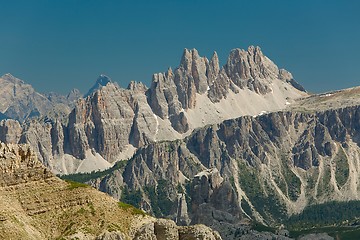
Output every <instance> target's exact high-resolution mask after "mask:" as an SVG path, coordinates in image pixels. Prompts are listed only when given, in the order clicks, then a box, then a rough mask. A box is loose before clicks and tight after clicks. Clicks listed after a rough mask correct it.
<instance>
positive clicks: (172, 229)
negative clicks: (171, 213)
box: [0, 142, 221, 240]
mask: <svg viewBox="0 0 360 240" xmlns="http://www.w3.org/2000/svg"><path fill="white" fill-rule="evenodd" d="M0 199H1V207H0V238H1V239H36V240H39V239H97V240H106V239H118V240H126V239H134V240H142V239H144V240H145V239H146V240H147V239H154V240H155V239H172V240H186V239H203V240H205V239H206V240H221V237H220V236H219V234H218V233H217V232H215V231H213V230H211V229H210V228H208V227H205V226H204V225H196V226H188V227H178V226H176V224H175V223H174V222H173V221H171V220H166V219H155V218H153V217H150V216H148V215H146V214H144V212H142V211H141V210H139V209H135V208H134V207H132V206H130V205H127V204H124V203H120V202H117V201H116V200H114V199H113V198H111V197H110V196H108V195H106V194H104V193H101V192H98V191H97V190H95V189H93V188H91V187H89V186H87V185H84V184H80V183H75V182H65V181H62V180H60V179H59V178H57V177H55V176H54V175H53V174H52V173H51V172H50V171H48V170H47V169H46V168H45V167H44V166H43V165H42V164H41V163H40V162H39V161H38V160H37V157H36V155H35V153H34V152H33V151H32V150H31V149H30V147H29V146H26V145H13V144H4V143H1V142H0Z"/></svg>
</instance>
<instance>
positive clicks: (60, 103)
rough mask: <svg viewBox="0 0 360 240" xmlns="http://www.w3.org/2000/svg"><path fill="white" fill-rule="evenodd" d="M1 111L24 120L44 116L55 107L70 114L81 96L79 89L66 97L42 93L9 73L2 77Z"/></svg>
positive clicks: (8, 116) (0, 78) (12, 117)
mask: <svg viewBox="0 0 360 240" xmlns="http://www.w3.org/2000/svg"><path fill="white" fill-rule="evenodd" d="M0 86H1V88H0V113H2V114H4V115H6V116H7V118H11V119H15V120H18V121H20V122H23V121H25V120H27V119H31V118H37V117H44V116H45V115H47V114H48V113H49V112H50V111H52V110H53V109H56V111H58V112H63V113H65V114H68V113H69V112H70V111H71V108H72V107H73V101H74V100H76V99H77V98H78V97H80V95H79V92H78V90H73V91H72V95H71V96H70V95H69V96H68V97H65V96H62V95H60V94H56V93H49V94H41V93H38V92H36V91H35V89H34V88H33V87H32V86H31V85H29V84H27V83H25V82H24V81H22V80H20V79H18V78H16V77H14V76H12V75H11V74H10V73H7V74H5V75H3V76H2V77H0Z"/></svg>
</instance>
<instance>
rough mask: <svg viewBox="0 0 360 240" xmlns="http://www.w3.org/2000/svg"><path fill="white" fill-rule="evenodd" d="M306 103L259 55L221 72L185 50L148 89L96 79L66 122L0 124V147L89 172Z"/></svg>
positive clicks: (233, 56) (234, 59) (42, 118)
mask: <svg viewBox="0 0 360 240" xmlns="http://www.w3.org/2000/svg"><path fill="white" fill-rule="evenodd" d="M8 79H9V77H7V75H5V77H2V81H5V82H6V81H7V80H8ZM11 79H12V78H11ZM17 81H20V80H17ZM8 82H9V81H8ZM9 85H11V84H9ZM22 85H24V83H23V84H22ZM22 85H21V86H22ZM11 86H13V88H14V89H15V88H16V89H18V88H19V87H15V85H14V84H13V85H11ZM16 86H17V85H16ZM26 86H27V85H26ZM17 92H19V91H17ZM24 94H26V93H23V94H21V95H20V96H23V95H24ZM33 95H34V96H38V95H39V94H36V93H34V94H33ZM306 95H307V94H306V93H305V92H304V91H303V88H302V87H301V86H300V85H299V84H297V83H296V82H295V80H294V79H293V77H292V76H291V74H290V73H289V72H287V71H286V70H283V69H278V67H277V66H276V65H275V64H274V63H273V62H272V61H271V60H270V59H268V58H267V57H266V56H264V55H263V53H262V52H261V50H260V48H258V47H252V46H251V47H249V48H248V50H247V51H245V50H241V49H235V50H233V51H231V53H230V56H229V58H228V61H227V63H226V64H225V65H224V66H223V67H220V66H219V60H218V57H217V54H216V53H214V55H213V56H212V58H211V59H210V60H208V59H207V58H205V57H200V56H199V54H198V52H197V51H196V50H195V49H194V50H188V49H185V51H184V54H183V56H182V59H181V62H180V66H179V67H178V68H176V69H175V70H174V71H173V70H171V69H169V70H168V71H167V72H165V73H158V74H154V76H153V81H152V84H151V87H150V88H147V87H146V86H145V85H143V84H142V83H136V82H131V83H130V84H129V86H128V87H127V88H126V89H123V88H121V87H119V85H118V84H116V83H114V82H112V81H111V80H110V79H109V78H108V77H106V76H103V75H102V76H100V77H99V79H98V81H97V83H96V84H95V86H94V87H93V88H91V89H90V91H89V93H88V94H87V96H86V97H85V98H80V99H78V100H77V101H76V103H75V106H74V108H73V110H72V111H71V112H70V113H69V114H67V115H66V114H61V117H59V114H58V115H57V114H45V113H42V112H41V111H40V112H41V114H38V115H37V118H36V119H34V118H30V116H29V115H26V116H29V117H28V118H25V119H24V118H15V119H20V120H21V119H23V120H24V122H23V123H21V122H17V121H14V120H7V121H2V122H1V124H0V132H1V133H2V134H1V135H0V137H1V139H0V140H1V141H3V142H9V143H29V144H30V145H31V146H32V147H33V148H34V150H35V152H37V154H38V156H39V159H40V161H42V162H43V163H44V164H45V165H46V166H48V167H49V168H50V169H51V170H52V171H54V172H56V173H65V174H66V173H73V172H89V171H92V170H96V169H105V168H108V167H110V166H111V165H112V164H113V163H114V162H115V161H117V160H121V159H127V158H129V157H131V156H132V155H133V153H134V151H135V150H136V149H137V148H139V147H141V146H144V145H147V144H149V143H153V142H156V141H163V140H175V139H181V138H183V137H185V136H187V135H189V134H190V133H191V132H192V130H193V129H195V128H198V127H203V126H205V125H207V124H214V123H219V122H221V121H223V120H225V119H231V118H235V117H239V116H242V115H256V114H260V113H263V112H264V111H274V110H279V109H283V108H285V107H286V106H287V104H289V103H291V102H293V101H294V99H296V98H298V97H301V96H306ZM18 96H19V93H17V94H14V95H12V96H11V98H13V99H18V98H19V97H18ZM31 96H32V95H31ZM29 99H30V100H29V101H31V102H36V103H37V102H38V101H35V100H32V99H33V98H31V97H29ZM19 101H20V100H19ZM21 101H25V100H23V98H21ZM42 102H44V103H46V102H47V101H42ZM4 103H7V102H6V101H4ZM28 106H29V108H30V109H31V108H32V106H33V105H31V104H30V105H28ZM7 107H8V106H4V110H3V111H2V112H3V113H4V114H5V115H7V114H8V110H5V109H6V108H7ZM30 109H29V110H28V111H30ZM33 109H39V107H36V106H34V107H33ZM52 111H53V110H52ZM43 112H46V111H45V110H44V111H43ZM54 112H56V111H54ZM22 116H23V115H22Z"/></svg>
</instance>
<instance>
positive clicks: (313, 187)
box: [93, 106, 360, 236]
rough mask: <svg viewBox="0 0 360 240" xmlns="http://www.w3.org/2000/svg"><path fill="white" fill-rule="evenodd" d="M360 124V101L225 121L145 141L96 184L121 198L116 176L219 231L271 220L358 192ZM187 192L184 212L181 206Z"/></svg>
mask: <svg viewBox="0 0 360 240" xmlns="http://www.w3.org/2000/svg"><path fill="white" fill-rule="evenodd" d="M359 123H360V107H359V106H351V107H346V108H339V109H331V110H327V111H323V112H318V113H310V112H308V113H306V112H290V111H283V112H274V113H269V114H265V115H261V116H257V117H251V116H244V117H240V118H237V119H232V120H226V121H224V122H222V123H220V124H215V125H210V126H206V127H204V128H201V129H198V130H196V131H194V132H193V133H192V134H191V135H190V136H188V137H186V138H185V139H184V140H177V141H172V142H161V143H153V144H150V145H148V146H145V147H143V148H140V149H139V150H138V151H137V153H136V154H135V155H134V157H133V158H132V159H130V160H129V161H128V164H127V166H126V167H125V168H124V169H123V170H121V169H120V170H116V171H114V172H113V173H112V174H110V175H108V176H106V177H105V178H103V179H102V180H101V179H99V180H98V183H97V184H95V182H93V184H94V186H96V187H98V188H99V189H100V190H102V191H107V192H108V193H110V194H112V193H113V192H117V195H114V196H117V197H118V196H121V190H120V189H118V188H117V187H116V186H117V185H116V184H115V185H114V184H113V183H115V182H118V186H119V185H122V186H126V187H128V188H129V189H132V190H136V189H140V191H141V193H142V194H143V200H144V201H143V202H142V203H141V205H140V207H143V208H144V209H149V211H152V212H157V213H158V214H160V215H163V216H167V217H171V218H173V219H178V218H179V217H178V216H179V211H180V212H182V216H186V215H187V216H189V218H190V220H191V223H204V224H207V225H208V226H211V227H214V228H215V229H217V230H218V231H220V232H221V233H222V234H224V233H225V232H227V233H228V232H229V231H228V230H229V229H233V230H234V229H236V228H237V227H236V226H237V224H239V223H240V222H241V220H242V219H244V218H251V219H254V220H256V221H260V222H264V223H266V224H272V223H274V222H279V221H281V219H286V218H287V216H289V215H291V214H294V213H298V212H300V211H302V210H303V209H304V208H305V207H306V206H308V205H309V204H315V203H323V202H327V201H332V200H336V201H348V200H359V199H360V198H359V189H360V186H359V181H358V180H359V178H360V169H359V161H360V158H359V156H360V155H359V154H360V148H359V144H360V143H359V134H360V132H359V129H360V126H359ZM116 176H121V178H118V177H116ZM109 179H111V181H109ZM117 179H119V180H117ZM120 181H121V183H120ZM99 183H101V185H100V184H99ZM105 186H106V187H105ZM149 189H150V190H151V189H155V192H157V193H158V195H161V196H162V197H163V198H164V197H165V198H166V199H167V200H168V201H169V202H170V203H168V205H166V206H167V208H168V209H165V208H164V207H160V206H157V204H159V202H158V199H156V197H155V198H154V195H153V193H152V191H150V190H149ZM161 189H166V190H165V192H162V190H161ZM183 193H185V194H186V197H185V199H187V209H188V213H187V214H185V213H184V212H183V209H182V210H181V209H179V207H181V205H179V202H178V195H179V194H183ZM123 194H124V193H123ZM155 196H156V195H155ZM164 205H165V204H163V206H164ZM274 206H276V207H274ZM156 209H160V211H158V210H156ZM225 226H226V229H227V230H224V229H225ZM230 232H231V231H230ZM223 236H224V235H223Z"/></svg>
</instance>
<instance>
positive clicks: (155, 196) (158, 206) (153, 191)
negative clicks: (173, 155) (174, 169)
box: [144, 179, 173, 217]
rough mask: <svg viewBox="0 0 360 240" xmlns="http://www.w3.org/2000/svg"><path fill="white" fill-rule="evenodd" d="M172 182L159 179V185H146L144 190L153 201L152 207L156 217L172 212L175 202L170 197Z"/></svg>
mask: <svg viewBox="0 0 360 240" xmlns="http://www.w3.org/2000/svg"><path fill="white" fill-rule="evenodd" d="M171 187H172V186H171V184H170V183H169V182H168V181H167V180H164V179H161V180H158V185H157V186H156V187H154V186H146V187H145V188H144V191H145V192H146V194H147V195H148V197H149V199H150V201H151V207H152V210H153V213H154V215H155V216H156V217H164V216H168V215H170V213H171V210H172V207H173V202H172V201H171V200H170V199H169V197H168V195H169V194H168V192H169V191H171Z"/></svg>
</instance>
